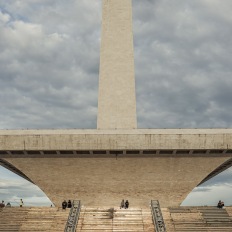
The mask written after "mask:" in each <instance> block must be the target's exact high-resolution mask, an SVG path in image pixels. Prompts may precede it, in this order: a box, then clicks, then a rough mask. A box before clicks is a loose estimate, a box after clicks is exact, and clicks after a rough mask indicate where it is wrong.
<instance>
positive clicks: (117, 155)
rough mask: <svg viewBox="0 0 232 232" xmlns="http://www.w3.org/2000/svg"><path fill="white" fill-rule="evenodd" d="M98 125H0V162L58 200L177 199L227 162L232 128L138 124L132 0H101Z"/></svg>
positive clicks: (109, 202) (134, 202)
mask: <svg viewBox="0 0 232 232" xmlns="http://www.w3.org/2000/svg"><path fill="white" fill-rule="evenodd" d="M102 17H103V19H102V38H101V39H102V41H101V55H100V75H99V99H98V119H97V129H95V130H76V129H69V130H58V129H57V130H0V163H1V165H3V166H4V167H6V168H8V169H9V170H11V171H13V172H15V173H17V174H19V175H20V176H22V177H24V178H25V179H28V180H29V181H31V182H32V183H34V184H36V185H37V186H39V187H40V188H41V189H42V190H43V191H44V192H45V193H46V194H47V196H48V197H49V198H50V200H51V201H52V202H53V203H54V204H55V205H59V204H60V203H61V202H62V201H63V199H80V200H82V203H83V204H85V205H95V206H97V205H103V204H104V205H118V204H119V202H120V201H121V199H123V198H129V199H130V202H131V204H132V205H137V206H139V205H148V204H149V202H150V200H151V199H158V200H159V201H160V203H161V206H162V207H167V206H179V205H180V204H181V202H182V201H183V200H184V199H185V198H186V196H187V195H188V193H190V192H191V191H192V189H193V188H194V187H196V186H197V185H198V184H200V183H201V182H204V181H205V180H207V179H210V178H211V177H213V176H214V175H216V174H218V173H220V172H221V171H223V170H225V169H226V168H228V167H230V166H231V163H232V160H231V158H232V129H137V119H136V99H135V81H134V55H133V33H132V2H131V0H103V16H102Z"/></svg>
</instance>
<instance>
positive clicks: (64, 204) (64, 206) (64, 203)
mask: <svg viewBox="0 0 232 232" xmlns="http://www.w3.org/2000/svg"><path fill="white" fill-rule="evenodd" d="M67 205H68V204H67V201H66V200H64V201H63V202H62V209H66V208H67Z"/></svg>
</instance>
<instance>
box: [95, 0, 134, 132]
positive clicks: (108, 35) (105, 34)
mask: <svg viewBox="0 0 232 232" xmlns="http://www.w3.org/2000/svg"><path fill="white" fill-rule="evenodd" d="M102 9H103V13H102V37H101V55H100V77H99V96H98V121H97V128H98V129H136V128H137V119H136V98H135V78H134V52H133V50H134V49H133V32H132V2H131V0H103V7H102Z"/></svg>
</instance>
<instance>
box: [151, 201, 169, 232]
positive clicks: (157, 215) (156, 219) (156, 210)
mask: <svg viewBox="0 0 232 232" xmlns="http://www.w3.org/2000/svg"><path fill="white" fill-rule="evenodd" d="M151 213H152V219H153V223H154V225H155V228H156V230H155V231H156V232H166V228H165V224H164V219H163V216H162V212H161V208H160V204H159V201H157V200H152V201H151Z"/></svg>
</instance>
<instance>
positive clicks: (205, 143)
mask: <svg viewBox="0 0 232 232" xmlns="http://www.w3.org/2000/svg"><path fill="white" fill-rule="evenodd" d="M67 151H68V152H67ZM69 151H71V153H73V154H102V153H109V154H110V153H112V154H115V151H118V152H119V154H120V153H123V152H124V153H123V154H156V155H165V154H169V155H173V154H175V155H177V154H178V155H184V154H190V155H197V154H205V155H210V154H217V155H227V154H231V153H232V129H135V130H76V129H69V130H0V154H1V155H7V154H9V155H14V154H15V155H17V154H21V155H23V154H25V155H30V154H35V153H37V154H38V155H39V154H48V155H50V154H51V155H52V154H64V155H66V154H69Z"/></svg>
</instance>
